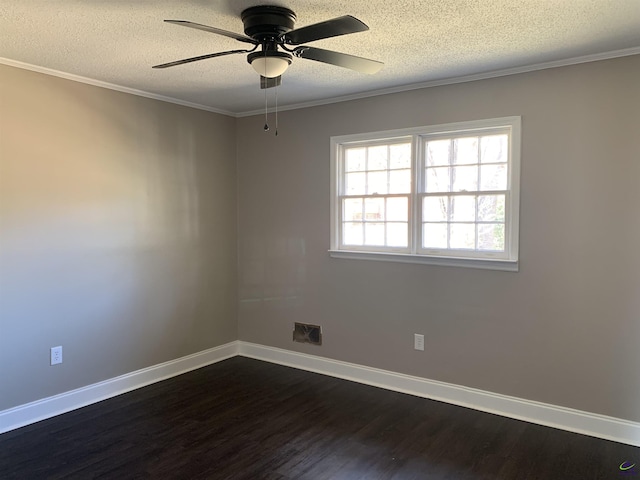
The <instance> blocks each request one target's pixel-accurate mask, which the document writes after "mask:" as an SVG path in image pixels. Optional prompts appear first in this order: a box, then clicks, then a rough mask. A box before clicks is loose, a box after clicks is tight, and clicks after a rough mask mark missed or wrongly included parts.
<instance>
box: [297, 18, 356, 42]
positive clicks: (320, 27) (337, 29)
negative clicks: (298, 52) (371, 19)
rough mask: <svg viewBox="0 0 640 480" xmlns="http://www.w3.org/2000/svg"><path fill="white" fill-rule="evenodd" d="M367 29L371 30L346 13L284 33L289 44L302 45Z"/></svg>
mask: <svg viewBox="0 0 640 480" xmlns="http://www.w3.org/2000/svg"><path fill="white" fill-rule="evenodd" d="M366 30H369V27H367V25H366V24H364V23H363V22H361V21H360V20H358V19H357V18H355V17H352V16H351V15H345V16H343V17H337V18H334V19H332V20H326V21H324V22H320V23H314V24H313V25H307V26H306V27H302V28H296V29H295V30H291V31H290V32H287V33H286V34H285V35H284V41H285V43H288V44H289V45H301V44H303V43H307V42H313V41H314V40H320V39H323V38H330V37H337V36H339V35H346V34H348V33H356V32H364V31H366Z"/></svg>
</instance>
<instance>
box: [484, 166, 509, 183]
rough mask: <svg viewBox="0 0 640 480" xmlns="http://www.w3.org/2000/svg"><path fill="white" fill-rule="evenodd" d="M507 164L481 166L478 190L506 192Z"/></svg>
mask: <svg viewBox="0 0 640 480" xmlns="http://www.w3.org/2000/svg"><path fill="white" fill-rule="evenodd" d="M506 189H507V164H506V163H503V164H501V165H482V166H481V167H480V190H506Z"/></svg>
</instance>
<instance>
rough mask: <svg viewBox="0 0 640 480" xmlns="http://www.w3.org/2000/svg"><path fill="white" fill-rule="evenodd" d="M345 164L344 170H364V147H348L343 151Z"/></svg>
mask: <svg viewBox="0 0 640 480" xmlns="http://www.w3.org/2000/svg"><path fill="white" fill-rule="evenodd" d="M345 157H346V166H345V171H347V172H355V171H356V170H364V159H365V149H364V148H348V149H347V150H346V151H345Z"/></svg>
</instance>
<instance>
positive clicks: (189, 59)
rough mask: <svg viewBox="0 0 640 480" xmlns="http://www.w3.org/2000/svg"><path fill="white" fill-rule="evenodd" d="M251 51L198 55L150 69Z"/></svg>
mask: <svg viewBox="0 0 640 480" xmlns="http://www.w3.org/2000/svg"><path fill="white" fill-rule="evenodd" d="M251 51H252V50H229V51H227V52H218V53H210V54H208V55H200V56H199V57H191V58H184V59H182V60H176V61H175V62H169V63H163V64H161V65H154V66H153V67H152V68H168V67H175V66H176V65H184V64H185V63H191V62H197V61H200V60H206V59H207V58H214V57H223V56H225V55H232V54H234V53H248V52H251Z"/></svg>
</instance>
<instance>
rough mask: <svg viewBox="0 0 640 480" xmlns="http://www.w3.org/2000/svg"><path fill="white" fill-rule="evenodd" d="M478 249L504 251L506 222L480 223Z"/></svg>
mask: <svg viewBox="0 0 640 480" xmlns="http://www.w3.org/2000/svg"><path fill="white" fill-rule="evenodd" d="M478 250H493V251H499V252H504V224H503V223H493V224H484V225H478Z"/></svg>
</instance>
